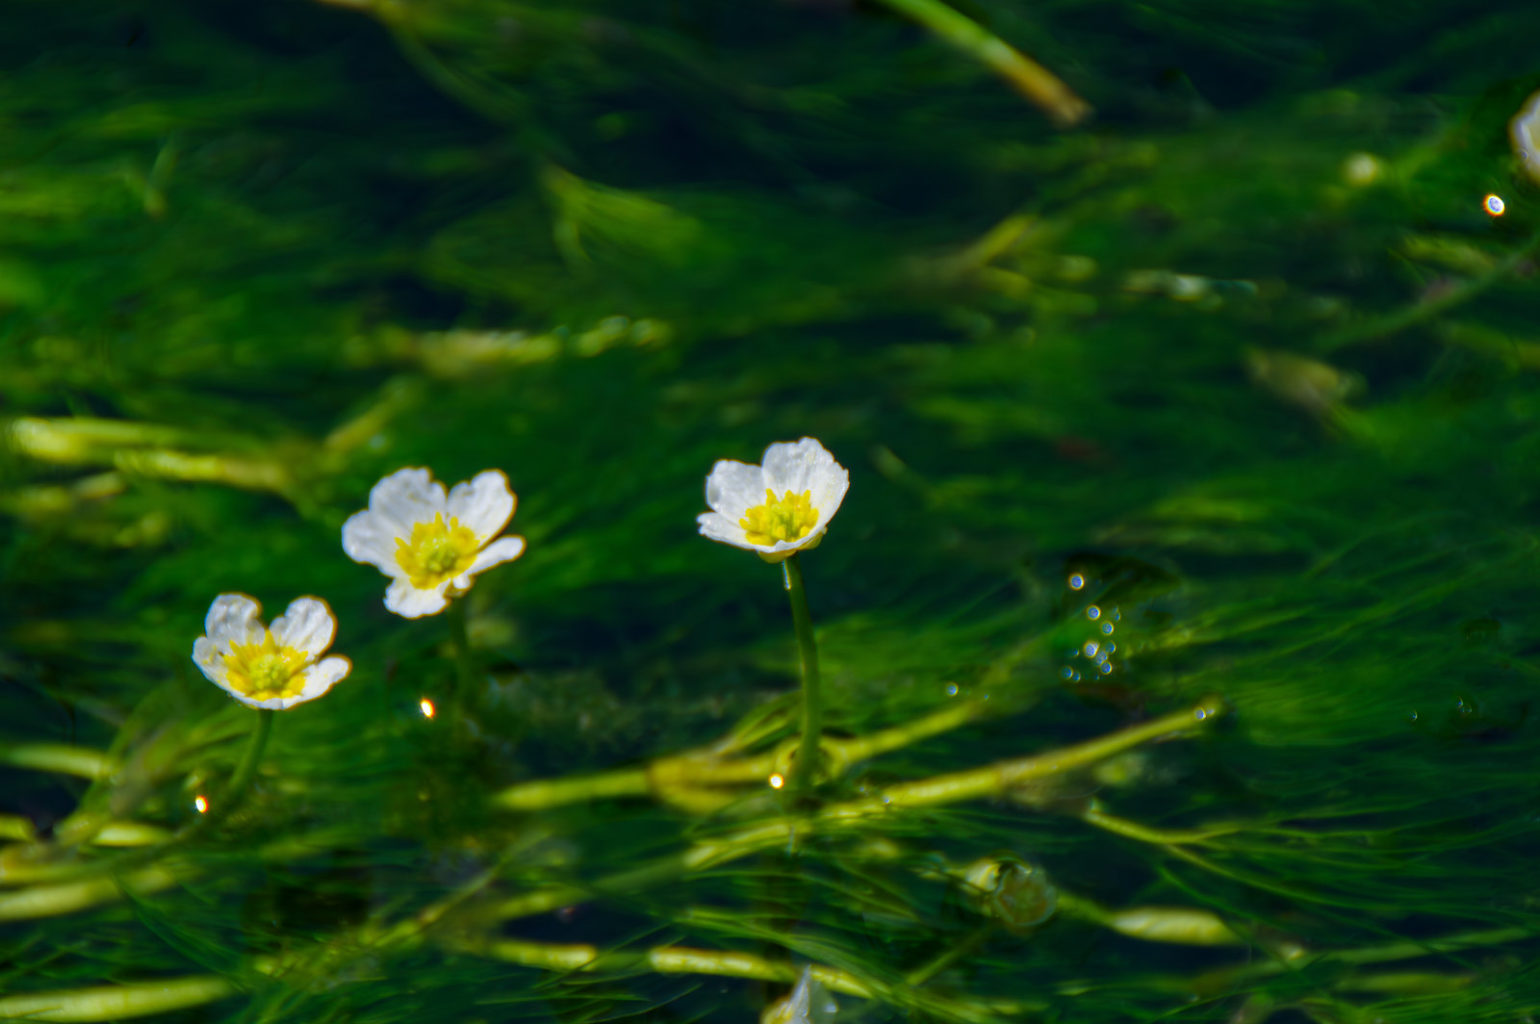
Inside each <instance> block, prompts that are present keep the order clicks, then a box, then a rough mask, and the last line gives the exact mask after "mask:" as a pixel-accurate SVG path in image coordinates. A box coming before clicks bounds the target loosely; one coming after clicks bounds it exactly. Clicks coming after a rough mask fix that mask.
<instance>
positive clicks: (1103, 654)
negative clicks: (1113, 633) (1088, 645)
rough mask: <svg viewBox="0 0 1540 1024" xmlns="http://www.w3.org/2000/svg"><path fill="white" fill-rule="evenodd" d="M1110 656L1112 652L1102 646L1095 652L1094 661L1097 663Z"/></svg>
mask: <svg viewBox="0 0 1540 1024" xmlns="http://www.w3.org/2000/svg"><path fill="white" fill-rule="evenodd" d="M1110 657H1112V652H1111V651H1109V650H1107V648H1105V647H1103V648H1102V649H1101V650H1099V651H1097V652H1096V663H1097V664H1098V665H1099V664H1101V663H1102V662H1104V661H1106V660H1107V659H1108V658H1110Z"/></svg>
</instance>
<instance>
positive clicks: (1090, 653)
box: [1080, 640, 1102, 658]
mask: <svg viewBox="0 0 1540 1024" xmlns="http://www.w3.org/2000/svg"><path fill="white" fill-rule="evenodd" d="M1101 647H1102V645H1101V644H1099V643H1097V642H1096V641H1095V640H1087V641H1086V642H1085V646H1084V647H1082V648H1080V651H1081V653H1083V654H1084V655H1085V656H1086V657H1087V658H1094V657H1096V652H1097V651H1099V650H1101Z"/></svg>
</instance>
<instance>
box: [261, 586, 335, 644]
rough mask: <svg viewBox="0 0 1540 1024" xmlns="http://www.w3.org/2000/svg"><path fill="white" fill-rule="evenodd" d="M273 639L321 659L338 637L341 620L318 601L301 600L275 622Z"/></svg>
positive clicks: (323, 602) (307, 598)
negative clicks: (338, 620) (339, 621)
mask: <svg viewBox="0 0 1540 1024" xmlns="http://www.w3.org/2000/svg"><path fill="white" fill-rule="evenodd" d="M272 634H273V639H274V640H275V641H277V642H278V645H279V646H281V647H293V648H295V649H296V650H301V651H304V652H305V653H306V654H308V655H310V657H311V658H312V659H314V658H319V657H320V656H321V655H322V654H323V653H325V651H326V649H327V648H328V647H330V646H331V645H332V638H333V637H335V636H336V635H337V619H336V617H335V616H333V615H332V610H331V609H330V608H328V607H327V605H326V602H325V601H323V600H321V599H320V598H318V597H301V598H299V599H297V600H295V601H293V602H292V603H290V605H289V607H288V609H287V610H286V611H285V612H284V613H283V614H282V615H280V616H278V618H276V619H274V620H273V625H272Z"/></svg>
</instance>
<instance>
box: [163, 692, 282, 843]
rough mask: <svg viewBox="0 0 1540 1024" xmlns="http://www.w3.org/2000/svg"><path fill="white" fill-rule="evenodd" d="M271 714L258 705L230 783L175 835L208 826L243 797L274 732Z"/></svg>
mask: <svg viewBox="0 0 1540 1024" xmlns="http://www.w3.org/2000/svg"><path fill="white" fill-rule="evenodd" d="M273 714H274V712H273V709H272V708H258V709H257V727H256V729H255V730H253V731H252V734H251V742H250V743H248V744H247V745H246V752H245V753H244V754H242V755H241V760H240V763H239V764H237V765H236V766H235V774H234V775H232V776H230V785H229V786H227V787H225V791H224V792H223V793H221V794H220V795H219V796H218V798H217V802H216V803H214V804H213V805H212V806H210V807H209V809H208V810H207V811H206V812H204V814H203V815H202V816H201V817H199V818H198V820H197V821H195V822H193V824H192V825H191V826H190V827H189V828H187V829H186V830H185V831H184V832H183V833H182V834H181V835H179V836H178V837H177V838H178V839H185V838H188V837H190V836H192V835H194V834H196V833H198V832H201V831H203V830H204V829H207V828H210V827H211V826H213V824H214V823H215V822H217V821H223V820H224V819H225V818H227V817H229V816H230V813H231V812H232V811H234V810H235V809H236V808H237V807H239V806H240V805H241V801H242V800H244V799H246V791H247V790H248V789H250V788H251V780H252V778H253V777H254V776H255V775H256V774H257V765H259V764H261V763H262V754H263V752H264V751H266V750H267V740H268V737H269V736H271V735H272V734H273Z"/></svg>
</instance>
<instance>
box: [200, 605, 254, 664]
mask: <svg viewBox="0 0 1540 1024" xmlns="http://www.w3.org/2000/svg"><path fill="white" fill-rule="evenodd" d="M260 614H262V606H261V605H260V604H258V603H257V602H256V601H255V600H253V599H252V598H249V597H247V596H246V595H245V594H220V595H219V596H218V597H216V598H214V603H213V604H211V605H209V613H208V615H206V616H204V619H203V632H204V633H205V634H207V635H208V638H209V639H210V640H212V641H214V643H215V644H216V645H218V647H219V648H220V650H222V651H228V650H229V649H230V644H232V643H240V644H250V643H256V642H257V641H259V640H261V639H262V624H261V623H260V622H258V621H256V619H257V616H258V615H260Z"/></svg>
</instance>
